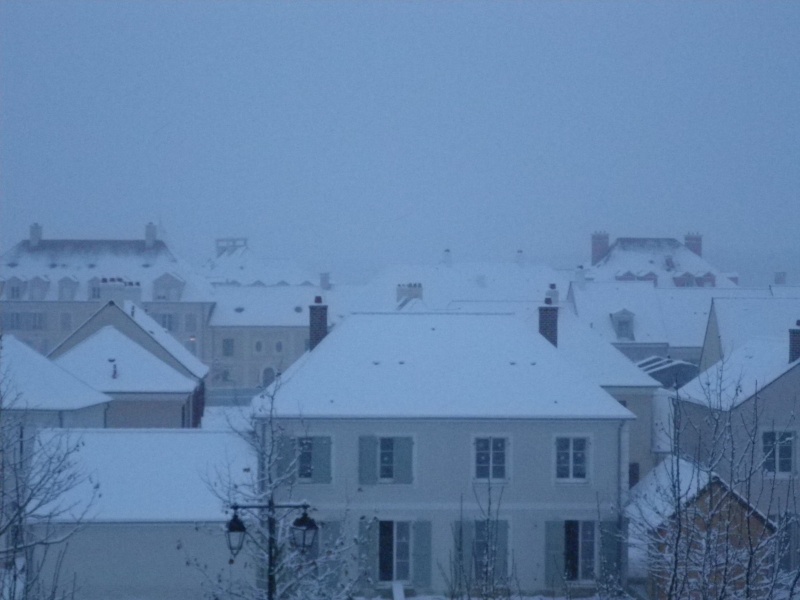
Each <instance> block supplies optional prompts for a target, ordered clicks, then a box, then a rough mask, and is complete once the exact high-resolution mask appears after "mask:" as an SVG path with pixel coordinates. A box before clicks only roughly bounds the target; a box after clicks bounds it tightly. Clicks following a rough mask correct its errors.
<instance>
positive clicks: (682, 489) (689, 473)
mask: <svg viewBox="0 0 800 600" xmlns="http://www.w3.org/2000/svg"><path fill="white" fill-rule="evenodd" d="M712 476H713V474H712V473H710V472H709V471H708V470H703V469H700V468H698V467H697V466H696V465H695V464H693V463H691V462H689V461H686V460H683V459H680V458H677V457H675V456H670V457H667V458H665V459H664V460H662V461H661V462H660V463H659V464H657V465H656V466H655V467H653V469H651V470H650V472H648V473H647V474H646V475H645V476H644V477H642V479H641V480H639V483H637V484H636V485H635V486H633V487H632V488H631V490H630V492H629V496H628V498H629V500H628V504H627V505H626V507H625V515H626V516H627V517H628V518H629V519H630V520H631V525H632V527H633V526H634V525H635V526H636V528H637V529H640V530H641V529H643V528H646V529H652V528H654V527H658V526H659V525H661V524H662V523H663V522H664V521H665V520H666V519H669V518H670V517H672V515H674V514H675V512H676V510H677V508H678V507H680V506H683V505H685V504H686V503H688V502H691V501H692V500H694V499H695V498H696V497H697V495H698V494H699V493H700V492H701V491H702V490H703V488H705V487H706V485H708V483H709V482H710V481H711V478H712Z"/></svg>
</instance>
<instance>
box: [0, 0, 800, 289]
mask: <svg viewBox="0 0 800 600" xmlns="http://www.w3.org/2000/svg"><path fill="white" fill-rule="evenodd" d="M0 78H1V79H0V82H1V83H2V88H1V89H2V98H1V100H2V102H1V103H0V161H1V162H0V203H1V206H2V219H1V220H0V234H1V235H2V240H0V242H1V243H0V247H2V248H3V249H7V248H8V247H9V246H10V245H12V244H13V243H15V242H16V241H18V240H19V239H21V238H23V237H25V236H27V233H28V226H29V225H30V223H32V222H34V221H38V222H40V223H42V224H43V225H44V235H45V237H93V238H102V237H121V238H136V237H141V236H143V232H144V225H145V223H146V222H147V221H148V220H153V221H156V222H160V223H161V224H162V225H163V226H164V227H165V229H166V231H167V232H168V234H169V236H170V238H171V239H172V241H173V243H174V244H176V245H177V247H178V248H179V250H180V251H181V252H183V253H184V254H187V255H189V256H188V258H192V259H195V260H197V259H199V258H201V257H202V256H209V255H211V253H212V251H213V240H214V238H215V237H225V236H246V237H248V238H250V242H251V245H252V246H254V247H255V248H257V249H258V250H261V251H262V252H263V253H265V254H267V255H271V256H275V257H282V258H287V257H288V258H296V259H297V260H298V261H300V262H301V263H304V264H306V265H309V266H312V267H314V268H326V269H333V270H334V273H337V272H341V273H344V272H349V273H355V272H359V273H360V272H365V271H366V270H368V269H369V268H371V267H374V266H377V265H380V264H383V263H386V262H429V261H433V260H436V259H438V257H439V256H440V254H441V251H442V250H443V249H444V248H446V247H448V248H451V249H452V252H453V255H454V258H455V259H462V258H463V259H480V258H487V259H510V258H511V257H512V256H513V254H514V252H515V251H516V250H517V249H518V248H521V249H523V250H524V251H525V252H526V254H527V255H528V256H531V257H535V258H537V259H539V260H541V261H545V262H550V263H552V264H553V265H554V266H572V265H574V264H577V263H578V262H582V261H588V259H589V236H590V234H591V232H592V231H593V230H595V229H604V230H607V231H608V232H609V233H610V234H611V235H612V237H615V236H618V235H619V236H651V235H659V236H675V237H679V236H682V235H683V234H684V233H686V232H688V231H699V232H701V233H703V234H704V236H705V249H706V255H707V256H708V258H709V259H710V260H711V261H712V262H714V263H715V264H716V265H717V266H719V267H720V268H722V269H729V270H734V269H738V270H740V272H741V273H742V275H743V276H744V279H745V282H747V281H749V282H751V283H766V282H767V280H768V278H769V274H770V273H771V272H772V271H774V270H788V271H789V272H790V278H791V281H792V282H793V283H800V236H798V232H799V231H800V2H796V1H791V2H769V3H764V2H602V1H597V2H549V1H542V2H519V1H514V2H458V3H456V2H443V1H436V2H337V1H329V2H285V3H284V2H254V1H253V2H245V1H228V2H193V1H186V2H177V1H172V2H157V1H154V0H153V1H148V2H139V1H137V2H119V1H115V2H99V1H91V2H74V1H65V0H60V1H58V2H52V3H49V2H48V3H45V2H13V1H9V0H4V1H3V2H2V3H0ZM757 269H763V270H764V271H765V275H764V276H762V277H761V279H757V278H756V276H755V275H754V273H755V271H756V270H757Z"/></svg>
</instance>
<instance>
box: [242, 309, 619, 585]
mask: <svg viewBox="0 0 800 600" xmlns="http://www.w3.org/2000/svg"><path fill="white" fill-rule="evenodd" d="M550 308H555V307H550ZM273 403H274V404H273ZM270 406H272V407H273V408H274V410H275V413H274V414H276V415H277V420H278V422H279V430H280V434H279V436H280V439H279V440H276V444H277V445H278V447H280V448H281V449H282V451H281V452H280V453H279V454H280V458H279V460H278V461H277V462H278V464H276V465H274V466H275V467H276V468H277V469H278V470H279V471H284V470H287V469H288V470H289V472H290V473H291V475H292V479H293V483H292V484H291V485H290V486H288V487H283V488H280V489H279V490H277V493H278V494H279V496H280V497H281V498H287V499H288V498H302V499H304V500H305V501H307V502H308V503H310V504H311V506H312V507H313V508H314V509H315V511H316V514H317V515H318V516H319V518H320V519H321V520H322V521H323V522H324V521H338V520H340V519H341V515H343V514H348V515H351V517H353V518H352V519H351V520H350V525H349V526H350V527H351V529H352V531H351V532H350V533H352V535H354V536H357V537H359V538H360V539H362V540H363V544H364V545H363V550H362V552H361V559H360V569H361V572H362V574H363V580H362V584H363V585H362V587H363V589H364V591H365V592H368V593H380V592H381V591H383V592H384V593H385V592H387V591H388V590H389V589H390V587H391V586H392V585H393V584H400V585H402V586H403V587H405V588H407V590H408V591H409V592H411V591H413V592H414V593H426V592H427V593H430V592H437V593H444V592H445V591H446V590H447V589H448V587H449V586H451V585H453V583H454V582H453V581H452V579H451V576H450V575H448V574H449V573H450V574H452V573H455V572H458V573H461V574H462V576H459V579H460V581H462V582H464V583H465V585H467V586H469V587H474V588H475V589H477V588H479V587H480V586H481V585H486V584H487V583H489V582H488V580H489V579H491V583H492V584H493V585H497V586H501V587H502V586H508V585H510V584H511V581H512V580H514V581H518V583H519V585H520V586H521V587H522V589H524V590H527V591H531V592H534V591H540V592H547V593H563V591H564V589H566V588H567V587H570V586H571V587H578V588H583V589H585V590H591V589H594V587H595V585H596V580H597V578H598V577H600V575H601V572H602V573H605V572H606V571H607V570H608V571H613V572H614V573H615V574H616V573H619V571H620V569H621V568H622V566H621V564H622V548H621V545H620V543H619V537H618V536H617V533H618V532H619V531H620V527H621V523H620V521H619V511H618V510H617V508H618V507H619V506H621V502H622V498H623V495H624V493H625V491H626V490H627V487H628V427H629V423H630V421H631V420H632V419H633V415H632V414H631V413H630V412H629V411H628V410H627V409H625V408H624V407H623V406H622V405H621V404H620V403H619V402H618V401H617V400H615V399H614V398H612V397H611V396H610V395H609V394H607V393H606V392H605V391H603V390H602V389H601V388H600V386H598V385H596V384H595V383H593V382H592V381H591V380H589V379H587V378H586V377H585V376H583V375H582V374H581V372H580V371H579V370H578V369H576V368H575V367H574V366H573V365H572V363H571V362H570V361H568V360H566V359H565V358H564V357H563V356H562V355H561V354H559V351H558V350H557V348H555V347H554V346H553V345H552V343H551V342H550V341H548V340H547V339H545V338H544V337H542V336H541V335H540V334H539V333H538V331H536V330H532V331H531V330H527V329H526V328H525V327H524V326H523V324H522V323H521V322H520V320H519V319H518V318H516V317H515V316H513V315H508V314H474V313H473V314H440V313H437V314H429V313H409V314H398V313H388V314H364V315H353V316H351V317H349V318H348V319H347V320H346V321H345V322H344V323H342V324H341V325H340V326H339V327H337V328H336V329H335V330H334V332H333V333H331V334H330V335H329V336H328V337H326V338H325V339H324V340H322V342H321V343H320V344H319V346H317V347H316V348H315V349H314V350H313V351H312V352H310V353H308V354H306V355H304V357H303V358H301V359H300V360H299V361H298V362H297V363H296V364H295V365H294V366H293V367H292V368H290V369H289V370H288V371H287V372H286V373H284V374H283V375H282V377H281V378H280V379H279V380H278V381H276V383H275V384H273V386H272V387H271V388H270V389H269V390H268V392H267V393H266V394H262V395H261V396H258V397H256V399H254V409H255V410H256V414H257V415H258V414H259V411H267V414H268V413H269V412H270V411H271V409H270ZM265 418H266V417H265ZM267 420H268V419H267ZM315 518H316V517H315Z"/></svg>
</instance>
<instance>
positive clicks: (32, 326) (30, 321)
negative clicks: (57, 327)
mask: <svg viewBox="0 0 800 600" xmlns="http://www.w3.org/2000/svg"><path fill="white" fill-rule="evenodd" d="M2 323H3V329H5V330H7V331H11V330H14V329H21V330H23V331H42V330H43V329H46V320H45V314H44V313H40V312H22V313H16V312H12V313H7V312H4V313H2Z"/></svg>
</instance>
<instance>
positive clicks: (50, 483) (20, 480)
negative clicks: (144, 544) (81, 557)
mask: <svg viewBox="0 0 800 600" xmlns="http://www.w3.org/2000/svg"><path fill="white" fill-rule="evenodd" d="M0 342H1V340H0ZM0 357H2V358H4V357H5V355H4V354H3V353H2V346H1V345H0ZM15 389H16V388H15V383H14V381H13V376H12V375H9V370H8V369H7V365H6V364H5V361H3V362H2V363H0V599H2V600H39V599H47V600H57V599H64V598H70V597H72V596H73V595H74V592H75V582H74V581H68V582H62V581H59V576H60V565H61V561H62V559H63V556H64V552H65V550H66V545H67V541H68V539H69V538H70V536H71V535H72V534H73V533H75V531H77V529H78V528H79V526H80V522H81V521H82V519H83V517H84V516H85V515H86V512H87V511H88V510H89V508H90V506H91V504H92V501H93V499H94V496H93V494H90V495H89V497H86V498H84V499H82V500H81V501H75V502H66V501H64V499H63V498H64V496H65V494H66V493H67V492H69V491H70V490H72V489H73V488H75V487H77V486H79V485H82V484H83V483H84V482H85V481H87V479H88V478H87V477H86V476H85V475H84V473H83V472H82V470H81V468H80V464H79V462H78V456H77V454H78V452H79V450H80V447H81V441H80V440H79V439H77V438H75V437H73V436H71V435H69V433H68V432H67V431H66V430H47V431H41V430H39V429H37V427H36V426H35V424H34V423H33V422H32V420H31V419H30V415H29V413H28V412H27V411H26V410H25V408H24V406H23V403H22V400H23V398H22V397H21V395H19V394H18V393H16V392H15ZM90 489H93V490H95V491H96V489H97V488H96V487H94V486H93V487H92V488H90ZM62 517H65V518H67V519H66V520H67V521H68V522H69V523H71V525H69V526H64V525H63V524H62V523H61V522H60V521H61V520H62Z"/></svg>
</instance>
